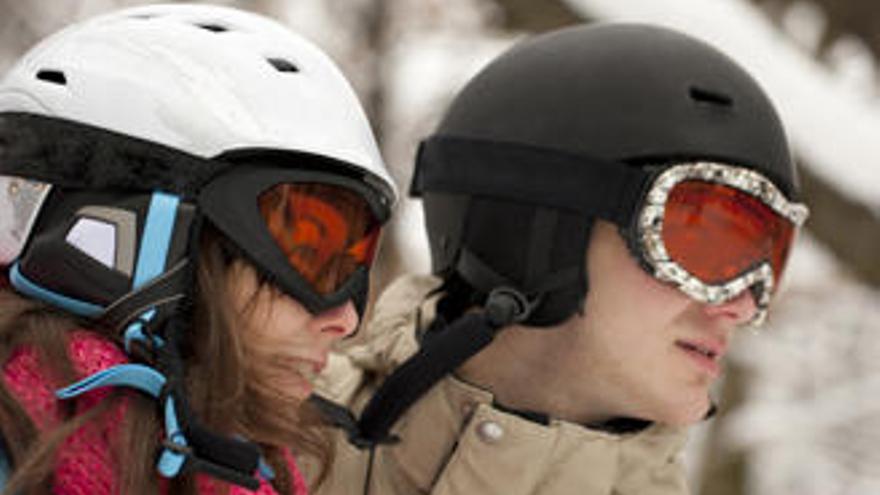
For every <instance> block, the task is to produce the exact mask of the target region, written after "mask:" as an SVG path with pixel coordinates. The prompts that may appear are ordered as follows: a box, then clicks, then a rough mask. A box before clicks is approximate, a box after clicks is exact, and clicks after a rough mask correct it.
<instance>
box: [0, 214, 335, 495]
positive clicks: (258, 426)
mask: <svg viewBox="0 0 880 495" xmlns="http://www.w3.org/2000/svg"><path fill="white" fill-rule="evenodd" d="M199 256H200V259H199V268H198V271H197V284H196V297H195V302H194V311H193V319H192V321H193V324H192V328H191V329H190V330H191V331H189V332H186V336H185V337H184V339H183V348H182V349H181V352H182V355H183V356H184V359H185V361H186V386H187V392H188V394H189V397H188V398H189V402H190V406H191V407H192V409H193V410H194V411H195V412H196V414H197V416H198V418H199V419H200V421H201V422H202V423H203V424H204V425H205V426H207V427H208V428H211V429H212V430H215V431H219V432H223V433H225V434H232V433H235V434H239V435H242V436H244V437H245V438H248V439H250V440H251V441H254V442H256V443H257V444H259V445H260V446H261V447H262V450H263V454H264V456H265V458H266V460H267V462H268V463H269V464H270V465H271V466H272V468H273V470H274V471H275V474H276V478H275V479H274V480H273V485H274V487H275V488H276V490H277V491H278V492H279V493H293V480H292V479H291V478H290V473H289V470H288V468H287V464H286V461H285V460H284V455H283V453H282V452H283V450H282V448H281V447H282V446H284V447H287V448H290V449H291V451H292V452H293V453H294V454H295V455H297V456H307V457H311V458H312V459H313V460H314V461H316V462H317V463H318V465H321V466H324V467H326V466H327V465H328V463H329V460H330V457H331V455H332V443H331V442H330V440H329V437H328V436H327V434H326V432H325V431H324V430H323V429H322V428H320V427H319V426H320V421H319V419H318V415H317V413H315V412H313V411H311V410H310V409H309V408H308V407H307V405H305V404H302V403H301V402H300V401H298V400H296V399H294V398H291V397H285V396H283V395H279V394H277V392H276V391H275V390H274V389H273V388H271V386H269V385H267V379H268V377H270V376H271V375H272V373H273V372H277V371H275V370H272V369H271V364H267V363H266V362H264V361H263V360H261V359H259V356H255V355H253V352H254V351H252V350H251V349H252V346H249V345H248V344H247V342H244V341H243V340H244V339H242V333H241V332H240V331H237V330H238V328H239V326H240V325H241V324H242V321H244V320H243V319H244V318H247V316H248V315H247V314H246V313H247V312H245V314H235V312H234V311H233V310H231V309H230V308H229V305H228V304H226V302H227V301H228V295H227V293H228V288H227V284H226V277H225V274H226V271H227V270H228V269H229V266H230V264H231V263H232V262H233V261H235V260H236V259H239V257H238V254H237V252H236V250H235V249H234V248H233V247H232V246H231V245H230V244H229V243H228V241H226V240H225V239H224V238H223V237H222V236H221V235H220V234H219V233H217V231H216V230H215V229H213V228H212V227H211V226H210V225H206V226H205V228H204V232H203V235H202V238H201V245H200V253H199ZM267 284H268V282H266V281H265V280H264V281H262V283H261V284H260V286H259V287H258V288H257V290H258V291H259V290H264V289H270V290H271V287H270V286H268V285H267ZM254 295H256V294H254ZM76 328H81V326H80V325H79V322H77V321H75V320H74V319H73V318H72V317H71V316H70V315H67V314H64V313H62V312H60V311H58V310H55V309H53V308H50V307H48V306H46V305H44V304H42V303H39V302H37V301H34V300H31V299H26V298H22V297H20V296H18V295H16V294H14V293H13V292H12V291H10V290H8V289H0V364H2V363H5V362H6V361H7V360H8V358H9V357H10V355H11V353H12V352H13V350H15V349H16V348H17V347H18V346H22V345H29V346H32V347H33V348H35V349H36V350H37V353H38V359H39V362H40V363H45V366H46V370H47V372H48V373H49V375H50V376H51V377H52V380H53V382H54V383H57V384H59V386H63V385H65V384H69V383H71V382H73V381H75V380H76V379H77V377H76V376H75V373H74V371H73V367H72V364H71V362H70V359H69V357H68V355H67V339H68V337H69V334H70V331H71V330H72V329H76ZM91 330H92V331H94V332H95V333H97V334H99V335H101V336H103V337H106V338H108V339H112V340H114V341H118V340H119V339H118V336H117V335H115V333H114V332H110V331H108V330H106V329H101V328H94V329H91ZM135 354H136V355H135V356H134V357H133V358H132V359H133V360H135V361H147V362H149V359H148V358H147V357H146V355H145V354H142V353H135ZM122 400H124V401H126V415H125V418H124V419H123V421H122V424H121V427H120V435H119V438H116V439H114V443H113V445H112V446H111V448H112V449H113V452H112V458H113V459H117V462H116V465H115V466H114V469H115V472H116V476H117V480H118V482H119V484H118V489H119V490H120V492H121V493H127V494H139V493H143V494H148V493H149V494H154V493H157V491H158V489H159V484H158V475H157V473H156V466H155V464H156V456H157V453H158V451H159V448H160V445H159V444H160V437H161V425H160V421H159V417H158V415H157V412H156V411H157V408H156V402H155V400H154V399H152V398H150V397H147V396H146V395H144V394H139V393H128V392H126V391H123V390H117V391H115V392H114V393H113V394H111V396H110V397H108V398H107V399H106V400H104V401H102V403H101V404H100V405H99V406H98V407H95V408H93V409H92V410H90V411H88V412H87V413H85V414H79V415H74V414H73V411H72V410H64V413H65V417H66V419H65V421H64V422H63V423H62V424H61V425H60V426H59V427H58V428H55V429H54V430H52V431H49V432H38V431H37V429H36V428H35V426H34V424H33V422H32V421H31V419H30V418H29V417H28V415H27V414H26V413H25V411H24V409H22V407H21V405H19V403H18V402H17V401H16V400H15V398H14V397H13V396H12V395H11V394H10V392H9V391H8V390H7V389H6V387H5V386H4V384H3V383H2V380H0V433H2V435H3V437H4V438H5V440H6V444H7V446H8V450H9V453H10V455H11V457H12V459H13V460H14V462H15V467H16V469H15V471H14V473H13V476H12V477H11V479H10V480H9V483H8V485H7V487H6V493H22V494H31V493H47V492H48V491H50V487H51V484H52V478H53V474H54V459H55V453H56V451H57V449H58V447H59V446H60V445H61V443H62V442H63V441H64V440H65V439H66V438H67V437H68V436H69V435H70V434H72V433H73V432H75V431H76V430H77V429H78V428H80V427H81V426H82V425H84V424H86V423H87V422H89V421H101V420H102V418H101V416H102V415H105V414H107V413H108V411H111V410H112V409H113V406H114V405H116V404H119V401H122ZM322 477H323V473H322V474H321V476H319V479H318V480H317V481H318V482H320V481H321V478H322ZM217 488H219V486H218V487H217ZM168 493H180V494H194V493H196V486H195V482H194V479H193V476H192V475H183V476H179V477H177V478H174V479H172V480H169V483H168Z"/></svg>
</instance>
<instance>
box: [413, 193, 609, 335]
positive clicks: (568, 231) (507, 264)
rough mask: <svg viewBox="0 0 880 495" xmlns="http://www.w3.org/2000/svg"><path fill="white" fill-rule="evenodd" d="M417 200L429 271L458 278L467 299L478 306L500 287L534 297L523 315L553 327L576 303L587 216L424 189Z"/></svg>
mask: <svg viewBox="0 0 880 495" xmlns="http://www.w3.org/2000/svg"><path fill="white" fill-rule="evenodd" d="M422 200H423V206H424V210H425V225H426V228H427V231H428V241H429V245H430V249H431V259H432V270H433V272H434V273H435V274H437V275H438V276H440V277H441V278H443V279H444V280H445V281H449V280H451V279H453V278H460V279H461V280H463V281H464V282H465V283H466V285H467V286H469V287H470V288H471V290H472V291H473V292H474V294H473V297H471V298H470V299H471V300H473V301H475V302H476V303H477V304H482V303H483V302H485V298H486V296H487V295H488V294H489V292H491V291H492V290H493V289H495V288H497V287H500V286H508V287H512V288H514V289H517V290H518V291H520V292H522V293H523V294H525V295H527V296H530V297H536V298H537V299H538V301H537V302H538V305H537V307H536V308H535V310H534V312H533V313H532V314H531V316H530V317H529V318H528V319H527V320H526V321H525V323H526V324H528V325H532V326H552V325H556V324H558V323H561V322H563V321H565V320H566V319H568V318H569V317H571V316H572V315H573V314H575V313H576V312H578V311H579V310H581V309H582V307H583V303H584V298H585V297H586V293H587V273H586V252H587V251H586V250H587V243H588V242H589V237H590V236H589V234H590V230H591V227H592V223H593V220H592V219H591V218H588V217H585V216H584V215H582V214H579V213H576V212H572V211H565V210H561V209H556V208H548V207H541V206H536V205H533V204H528V203H524V202H514V201H507V200H500V199H489V198H485V197H478V196H469V195H454V194H445V193H434V192H425V193H424V194H423V197H422ZM461 309H462V310H463V309H467V308H461ZM445 316H446V317H447V318H449V317H453V316H457V315H445Z"/></svg>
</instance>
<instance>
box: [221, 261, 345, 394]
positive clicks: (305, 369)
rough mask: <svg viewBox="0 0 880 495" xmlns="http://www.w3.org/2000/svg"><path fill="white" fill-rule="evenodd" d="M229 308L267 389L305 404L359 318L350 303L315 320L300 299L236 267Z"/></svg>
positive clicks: (229, 276) (244, 265)
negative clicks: (239, 323)
mask: <svg viewBox="0 0 880 495" xmlns="http://www.w3.org/2000/svg"><path fill="white" fill-rule="evenodd" d="M227 284H228V285H227V286H228V287H229V296H230V299H231V301H230V303H231V305H232V308H233V309H234V311H235V312H236V314H237V315H240V317H241V318H240V321H242V322H243V328H241V335H240V337H241V341H242V342H243V346H244V348H245V356H246V357H245V359H246V360H258V361H259V362H258V363H254V362H250V363H248V364H251V365H254V364H258V366H257V369H259V370H261V371H262V372H261V373H259V374H260V375H262V376H263V378H264V380H265V381H266V382H267V383H265V384H264V385H265V386H268V387H271V388H272V389H273V390H274V391H277V392H278V393H280V394H283V395H285V396H288V397H293V398H296V399H299V400H304V399H306V398H307V397H308V396H309V395H310V394H311V393H312V390H313V384H314V379H315V377H316V376H317V374H318V373H320V372H321V370H322V369H323V368H324V366H326V364H327V358H328V354H329V352H330V348H331V347H332V346H333V345H334V344H335V343H336V342H337V341H339V340H341V339H342V338H344V337H346V336H348V335H351V334H352V333H353V332H354V331H355V329H356V328H357V326H358V322H359V318H358V314H357V311H356V309H355V306H354V303H352V301H351V300H349V301H348V302H346V303H345V304H343V305H341V306H338V307H335V308H332V309H329V310H327V311H324V312H323V313H320V314H316V315H315V314H312V313H310V312H309V311H308V310H307V309H306V308H305V307H303V306H302V305H301V304H300V303H299V302H298V301H297V300H296V299H293V298H291V297H290V296H288V295H286V294H284V293H283V292H280V291H278V290H277V289H274V288H272V287H271V286H268V285H262V286H261V285H260V283H259V278H258V277H257V273H256V270H254V268H253V267H252V266H251V265H250V264H247V263H245V262H243V261H235V262H234V263H233V264H232V265H231V267H230V269H229V271H228V272H227Z"/></svg>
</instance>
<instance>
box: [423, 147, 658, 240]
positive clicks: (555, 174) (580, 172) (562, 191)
mask: <svg viewBox="0 0 880 495" xmlns="http://www.w3.org/2000/svg"><path fill="white" fill-rule="evenodd" d="M538 165H540V167H542V168H543V170H537V167H538ZM649 178H650V173H649V172H648V171H646V170H644V169H642V168H640V167H633V166H629V165H627V164H625V163H621V162H615V161H610V160H606V159H603V158H600V157H596V156H587V155H580V154H578V155H575V154H568V153H562V152H560V151H556V150H550V149H545V148H538V147H534V146H523V145H516V144H511V143H504V142H497V141H491V140H476V139H464V138H453V137H440V136H437V137H433V138H429V139H426V140H424V141H422V143H421V144H420V146H419V153H418V158H417V161H416V169H415V171H414V174H413V181H412V184H411V187H410V193H411V195H412V196H414V197H420V196H421V195H422V194H424V193H425V192H439V193H450V194H467V195H473V196H487V197H491V198H496V199H502V200H508V201H512V202H518V203H528V204H540V205H544V206H547V207H550V208H559V209H563V210H574V211H578V212H581V213H583V214H585V215H587V216H590V217H600V218H604V219H607V220H610V221H612V222H614V223H617V224H619V225H625V224H626V223H628V221H629V219H630V218H631V217H632V214H633V212H632V210H633V205H634V204H636V203H638V200H639V198H640V196H641V194H642V191H643V189H644V187H645V185H646V184H647V182H648V179H649ZM583 184H602V187H601V188H596V189H595V190H592V191H590V194H584V189H583Z"/></svg>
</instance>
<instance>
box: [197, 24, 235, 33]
mask: <svg viewBox="0 0 880 495" xmlns="http://www.w3.org/2000/svg"><path fill="white" fill-rule="evenodd" d="M196 26H198V27H200V28H202V29H204V30H206V31H211V32H212V33H225V32H226V31H229V28H228V27H226V26H223V25H220V24H217V23H215V22H204V23H199V24H196Z"/></svg>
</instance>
